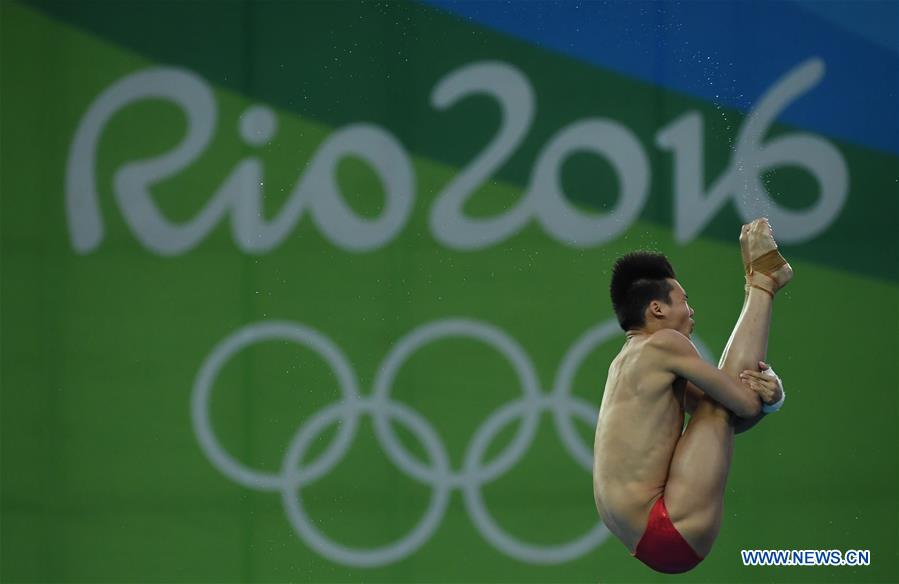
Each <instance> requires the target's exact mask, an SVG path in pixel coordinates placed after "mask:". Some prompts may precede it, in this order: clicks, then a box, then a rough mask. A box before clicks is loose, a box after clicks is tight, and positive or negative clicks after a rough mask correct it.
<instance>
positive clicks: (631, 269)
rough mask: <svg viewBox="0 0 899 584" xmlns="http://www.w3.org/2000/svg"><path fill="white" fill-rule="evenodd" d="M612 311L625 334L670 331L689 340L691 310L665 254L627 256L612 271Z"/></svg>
mask: <svg viewBox="0 0 899 584" xmlns="http://www.w3.org/2000/svg"><path fill="white" fill-rule="evenodd" d="M610 290H611V295H612V308H613V309H614V310H615V315H616V316H617V317H618V324H619V325H620V326H621V328H622V330H624V331H632V330H633V331H644V332H650V333H652V332H655V331H657V330H659V329H663V328H669V329H675V330H677V331H679V332H681V333H682V334H683V335H685V336H687V337H689V336H690V335H691V334H692V333H693V318H692V317H693V309H691V308H690V306H689V304H687V293H686V292H685V291H684V288H683V286H681V284H680V282H678V281H677V278H676V276H675V274H674V268H672V267H671V263H670V262H669V261H668V258H666V257H665V256H664V255H662V254H660V253H653V252H647V251H637V252H632V253H629V254H626V255H624V256H622V257H621V258H619V259H618V261H616V262H615V266H614V267H613V268H612V284H611V286H610Z"/></svg>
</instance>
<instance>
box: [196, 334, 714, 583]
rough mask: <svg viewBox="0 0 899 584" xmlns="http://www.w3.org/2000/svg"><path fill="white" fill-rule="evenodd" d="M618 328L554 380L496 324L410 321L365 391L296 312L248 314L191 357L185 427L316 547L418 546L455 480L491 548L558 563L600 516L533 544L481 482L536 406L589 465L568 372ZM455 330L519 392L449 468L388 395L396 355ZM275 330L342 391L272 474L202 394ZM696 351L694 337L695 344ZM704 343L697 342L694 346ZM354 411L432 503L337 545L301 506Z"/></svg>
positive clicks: (339, 558) (592, 413)
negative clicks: (315, 360) (405, 440)
mask: <svg viewBox="0 0 899 584" xmlns="http://www.w3.org/2000/svg"><path fill="white" fill-rule="evenodd" d="M617 334H619V328H618V324H617V322H615V320H614V319H612V320H610V321H606V322H604V323H602V324H600V325H597V326H595V327H593V328H591V329H590V330H588V331H587V332H586V333H585V334H584V335H582V336H581V338H580V339H578V340H577V341H576V342H575V343H574V344H573V345H572V346H571V348H570V349H569V350H568V352H567V354H566V355H565V357H564V358H563V360H562V364H561V366H560V367H559V370H558V371H557V373H556V377H555V380H554V383H553V389H552V391H550V392H548V393H544V392H542V391H541V390H540V388H539V383H538V377H537V374H536V372H535V370H534V366H533V364H532V363H531V360H530V358H529V357H528V356H527V354H526V353H525V351H524V350H523V349H522V347H521V346H520V345H519V344H518V343H517V342H516V341H515V340H514V339H513V338H511V337H510V336H509V335H507V334H506V333H505V332H503V331H502V330H501V329H499V328H497V327H495V326H492V325H489V324H486V323H483V322H479V321H476V320H470V319H464V318H454V319H445V320H438V321H434V322H431V323H428V324H425V325H423V326H420V327H418V328H417V329H415V330H413V331H412V332H410V333H408V334H407V335H406V336H405V337H403V338H402V339H401V340H400V341H399V342H398V343H397V344H396V345H395V346H394V347H393V348H392V349H391V351H390V353H388V355H387V357H386V358H385V359H384V361H383V362H382V363H381V366H380V367H379V369H378V372H377V374H376V376H375V381H374V389H373V391H372V394H371V396H369V397H365V396H363V395H362V394H361V393H360V392H359V388H358V387H357V382H356V376H355V373H354V372H353V369H352V367H351V365H350V362H349V360H348V359H347V358H346V356H345V355H344V354H343V352H342V351H341V350H340V349H339V348H338V347H337V346H336V345H335V344H334V343H333V342H332V341H331V340H330V339H329V338H328V337H326V336H325V335H323V334H321V333H320V332H318V331H316V330H315V329H312V328H310V327H308V326H305V325H303V324H300V323H294V322H284V321H264V322H259V323H254V324H251V325H248V326H246V327H244V328H242V329H240V330H238V331H236V332H235V333H233V334H231V335H230V336H228V337H227V338H225V339H224V340H223V341H221V342H220V343H219V344H218V345H217V346H216V347H215V348H214V349H213V350H212V352H211V353H210V354H209V356H208V357H207V358H206V360H205V361H204V362H203V364H202V366H201V367H200V371H199V373H198V374H197V377H196V380H195V382H194V387H193V394H192V399H191V414H192V419H193V425H194V431H195V432H196V435H197V439H198V441H199V443H200V446H201V448H202V449H203V452H204V453H205V454H206V456H207V457H208V458H209V460H210V461H211V462H212V464H213V465H214V466H215V467H216V468H217V469H218V470H219V471H221V472H222V473H223V474H224V475H225V476H227V477H228V478H230V479H231V480H233V481H234V482H236V483H238V484H240V485H242V486H244V487H246V488H249V489H255V490H259V491H276V492H280V493H281V497H282V502H283V505H284V509H285V511H286V513H287V517H288V519H289V521H290V523H291V525H292V526H293V528H294V530H295V531H296V533H297V534H298V535H299V536H300V538H301V539H302V540H303V541H304V542H305V543H306V544H307V545H309V546H310V547H311V548H313V549H314V550H315V551H316V552H318V553H319V554H321V555H322V556H324V557H326V558H328V559H330V560H332V561H335V562H338V563H341V564H344V565H349V566H357V567H374V566H382V565H386V564H390V563H393V562H397V561H399V560H402V559H403V558H405V557H407V556H409V555H410V554H412V553H414V552H415V551H416V550H418V549H419V548H420V547H421V546H422V545H423V544H424V543H425V542H427V541H428V539H430V537H431V536H432V535H433V533H434V532H435V531H436V529H437V527H438V526H439V524H440V522H441V520H442V519H443V515H444V513H445V512H446V508H447V505H448V503H449V498H450V494H451V492H452V490H453V489H460V490H461V492H462V495H463V498H464V502H465V506H466V509H467V511H468V514H469V517H470V518H471V519H472V521H473V522H474V525H475V527H476V528H477V530H478V531H479V532H480V533H481V535H482V536H483V537H484V538H485V539H486V540H487V541H488V542H490V543H491V544H492V545H493V546H494V547H495V548H496V549H498V550H500V551H502V552H503V553H505V554H507V555H509V556H511V557H513V558H516V559H518V560H520V561H522V562H527V563H534V564H556V563H562V562H567V561H570V560H573V559H575V558H578V557H580V556H582V555H584V554H586V553H587V552H589V551H591V550H592V549H594V548H596V547H597V546H598V545H599V544H601V543H602V542H603V540H605V538H606V537H607V536H608V530H607V529H606V527H605V526H604V525H603V524H602V523H601V522H597V524H596V525H595V526H594V527H593V528H591V529H590V530H589V531H587V533H584V534H582V535H581V536H580V537H578V538H576V539H574V540H572V541H570V542H568V543H564V544H560V545H550V546H538V545H534V544H531V543H528V542H524V541H521V540H520V539H517V538H515V537H514V536H512V535H510V534H509V533H507V532H506V531H504V530H503V529H502V528H501V527H500V526H499V525H498V524H497V523H496V521H495V520H494V519H493V517H492V516H491V515H490V513H489V512H488V510H487V506H486V504H485V502H484V498H483V496H482V494H481V487H482V486H484V485H485V484H487V483H490V482H492V481H494V480H496V479H497V478H498V477H500V476H501V475H503V474H505V473H506V472H508V471H509V469H510V468H511V467H512V466H513V465H515V464H516V463H517V462H518V461H519V460H520V459H521V458H522V457H523V456H524V454H525V452H526V451H527V449H528V448H529V447H530V445H531V444H532V442H533V440H534V437H535V434H536V431H537V426H538V422H539V419H540V416H541V414H543V413H544V412H549V413H551V414H552V416H553V421H554V424H555V427H556V430H557V431H558V433H559V436H560V437H561V440H562V443H563V445H564V446H565V448H566V449H567V450H568V452H569V454H570V455H571V456H572V458H574V460H575V461H576V462H577V463H578V464H579V465H580V466H581V467H583V468H584V470H586V471H591V469H592V465H593V452H592V447H588V446H586V445H585V444H584V443H583V441H582V440H581V439H580V438H578V436H577V433H576V430H575V428H574V425H573V422H572V417H577V418H579V419H580V420H582V421H583V422H584V423H587V424H590V425H595V423H596V419H597V414H598V410H597V409H596V408H595V407H593V405H591V404H590V403H589V402H587V401H586V400H584V399H582V398H580V397H577V396H574V395H572V394H571V383H572V380H573V379H574V375H575V372H576V371H577V369H578V367H579V366H580V364H581V363H582V362H583V360H584V358H585V357H586V356H587V355H588V354H589V353H590V351H592V350H593V349H594V348H595V347H597V346H598V345H599V344H601V343H602V342H603V341H605V340H607V339H610V338H611V337H613V336H614V335H617ZM451 337H462V338H470V339H474V340H477V341H480V342H482V343H485V344H487V345H489V346H490V347H492V348H493V349H495V350H496V351H498V352H499V353H500V354H502V355H503V356H504V357H505V358H506V359H507V360H508V361H509V363H510V364H511V365H512V367H513V368H514V370H515V374H516V376H517V377H518V381H519V383H520V384H521V390H522V395H521V397H520V398H518V399H517V400H514V401H512V402H509V403H507V404H505V405H503V406H501V407H500V408H498V409H497V410H496V411H494V412H493V413H491V415H490V416H488V418H487V419H486V420H485V421H484V422H483V424H482V425H481V426H480V427H479V428H478V430H477V431H476V432H475V434H474V436H473V437H472V439H471V441H470V442H469V444H468V446H467V448H466V451H465V456H464V461H463V463H462V468H461V469H459V470H456V471H454V470H453V469H451V468H450V462H449V456H448V454H447V451H446V448H445V447H444V445H443V443H442V442H441V440H440V438H439V437H438V435H437V432H436V431H435V430H434V428H433V426H432V425H431V424H430V423H429V422H428V421H427V420H426V419H425V418H424V417H422V415H421V414H419V413H418V412H416V411H415V410H414V409H412V408H410V407H409V406H407V405H405V404H403V403H401V402H397V401H394V400H392V399H391V396H390V392H391V388H392V384H393V381H394V379H395V377H396V375H397V372H398V371H399V369H400V367H401V366H402V365H403V363H404V362H405V361H406V360H407V359H408V358H409V357H410V355H412V354H413V353H414V352H415V351H417V350H418V349H420V348H421V347H423V346H425V345H427V344H429V343H433V342H435V341H437V340H440V339H445V338H451ZM271 340H284V341H291V342H294V343H297V344H299V345H303V346H305V347H307V348H309V349H312V350H313V351H315V352H317V353H318V354H319V355H320V356H322V357H323V358H324V359H325V361H326V362H327V363H328V364H329V365H330V366H331V368H332V369H333V371H334V373H335V374H336V377H337V381H338V384H339V386H340V393H341V396H342V399H341V400H340V401H339V402H337V403H332V404H331V405H328V406H326V407H324V408H322V409H321V410H319V411H318V412H316V413H315V414H313V415H312V416H311V417H310V418H309V419H308V420H307V421H306V422H305V423H304V424H303V425H301V426H300V428H299V429H298V430H297V432H296V433H295V434H294V437H293V439H292V440H291V442H290V444H289V446H288V448H287V450H286V452H285V454H284V458H283V460H282V464H281V469H280V472H278V473H271V472H264V471H261V470H257V469H253V468H251V467H248V466H246V465H245V464H243V463H242V462H240V461H238V460H236V459H235V458H234V457H233V456H231V455H230V454H229V453H228V452H226V451H225V450H224V448H223V447H222V445H221V443H220V442H219V441H218V439H217V438H216V436H215V433H214V432H213V429H212V422H211V419H210V407H209V406H210V398H211V394H212V389H213V385H214V381H215V379H216V377H217V375H218V373H219V371H220V370H221V369H222V367H223V366H224V365H225V363H227V361H228V360H229V359H231V358H232V357H233V356H234V355H235V354H236V353H239V352H240V351H241V350H243V349H245V348H247V347H249V346H251V345H253V344H256V343H259V342H263V341H271ZM700 350H701V351H702V347H701V345H700ZM702 352H703V353H705V351H702ZM362 415H369V416H371V417H372V421H373V422H374V424H373V426H374V430H375V434H376V436H377V439H378V441H379V442H380V444H381V446H382V448H383V449H384V452H385V453H386V455H387V457H388V458H389V459H390V461H391V462H392V463H393V464H395V465H396V466H397V467H398V468H399V469H401V470H402V471H403V472H405V473H406V474H407V475H409V476H410V477H412V478H413V479H415V480H416V481H418V482H421V483H424V484H427V485H430V486H431V487H432V488H433V492H432V494H431V499H430V504H429V506H428V509H427V511H426V512H425V514H424V516H423V517H422V518H421V520H420V521H419V523H418V524H417V525H416V526H415V527H414V528H413V529H412V530H411V531H410V532H409V533H407V534H406V535H405V536H403V537H401V538H400V539H399V540H397V541H395V542H392V543H390V544H387V545H384V546H381V547H377V548H373V549H358V548H350V547H347V546H344V545H342V544H340V543H337V542H334V541H332V540H330V539H329V538H327V537H326V536H325V535H324V534H323V533H322V532H321V531H319V530H318V529H317V528H316V527H315V525H314V524H313V522H312V521H310V519H309V517H308V516H307V514H306V511H305V509H304V508H303V503H302V489H303V487H305V486H307V485H309V484H311V483H313V482H315V481H316V480H318V479H319V478H321V477H322V476H323V475H325V474H326V473H328V472H329V471H330V470H331V469H332V468H334V467H335V466H336V465H337V464H338V463H339V461H340V460H341V458H343V456H344V455H345V454H346V453H347V450H348V449H349V447H350V445H351V444H352V442H353V439H354V437H355V432H356V429H357V427H358V425H359V420H360V417H361V416H362ZM516 420H521V424H520V426H519V429H518V432H517V434H516V435H515V437H514V438H513V440H512V442H511V443H510V444H509V446H508V447H507V448H506V450H504V451H503V452H502V453H500V454H499V455H497V456H496V457H495V458H494V459H493V460H492V461H491V462H489V463H488V464H484V461H483V458H484V455H485V453H486V452H487V449H488V447H489V445H490V443H491V441H492V440H493V439H494V438H495V437H496V435H497V434H498V433H499V432H500V431H501V430H502V429H503V428H505V427H506V426H507V425H509V424H510V423H512V422H514V421H516ZM335 422H340V424H339V429H338V432H337V436H336V437H335V438H334V440H333V441H332V442H331V444H330V445H329V446H328V447H327V448H326V449H325V451H324V452H323V453H322V454H321V455H320V456H319V458H318V459H316V460H314V461H310V462H309V463H308V464H301V462H302V461H303V460H304V455H305V453H306V451H307V449H308V448H309V446H310V444H311V443H312V442H313V440H315V438H316V437H318V436H319V435H320V434H321V433H322V432H323V431H324V430H325V429H326V428H328V427H329V426H330V425H332V424H334V423H335ZM395 422H398V423H400V424H402V425H404V426H405V427H406V428H407V429H408V430H409V431H411V433H412V434H413V435H414V436H415V437H416V438H417V439H418V440H420V441H421V443H422V444H423V445H424V449H425V451H426V452H427V456H428V462H429V466H425V465H424V464H422V463H421V462H419V460H418V459H417V458H416V457H414V456H413V455H411V454H410V453H409V452H408V451H407V450H406V448H405V447H404V446H403V445H402V443H401V442H400V440H399V439H398V438H397V435H396V433H395V431H394V428H393V423H395Z"/></svg>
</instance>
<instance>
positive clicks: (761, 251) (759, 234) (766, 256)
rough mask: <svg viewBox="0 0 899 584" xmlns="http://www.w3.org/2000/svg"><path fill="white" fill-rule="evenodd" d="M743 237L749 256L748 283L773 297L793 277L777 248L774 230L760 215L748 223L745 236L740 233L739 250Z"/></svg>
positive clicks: (791, 270)
mask: <svg viewBox="0 0 899 584" xmlns="http://www.w3.org/2000/svg"><path fill="white" fill-rule="evenodd" d="M743 239H745V241H746V245H745V247H746V253H747V254H748V257H749V271H748V273H747V283H748V285H749V286H750V287H752V288H760V289H762V290H764V291H765V292H767V293H768V294H770V295H771V296H772V297H774V294H776V293H777V291H778V290H780V289H781V288H783V287H784V286H786V285H787V284H789V283H790V280H792V279H793V268H792V267H791V266H790V264H788V263H787V260H785V259H784V258H783V256H782V255H780V252H779V251H778V250H777V242H776V241H774V231H773V230H772V229H771V225H770V224H769V223H768V220H767V219H766V218H764V217H762V218H759V219H756V220H755V221H753V222H752V223H750V224H749V228H748V230H747V231H746V237H745V238H744V237H743V236H742V234H741V242H740V244H741V251H742V248H743V241H742V240H743ZM744 261H745V257H744Z"/></svg>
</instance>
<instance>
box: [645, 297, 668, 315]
mask: <svg viewBox="0 0 899 584" xmlns="http://www.w3.org/2000/svg"><path fill="white" fill-rule="evenodd" d="M649 314H651V315H653V316H654V317H655V318H665V309H664V307H662V303H661V302H659V301H658V300H651V301H650V302H649Z"/></svg>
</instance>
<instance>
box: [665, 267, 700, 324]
mask: <svg viewBox="0 0 899 584" xmlns="http://www.w3.org/2000/svg"><path fill="white" fill-rule="evenodd" d="M668 282H670V283H671V285H672V286H673V289H672V290H671V294H670V298H671V304H670V305H669V307H670V311H669V316H668V317H669V318H670V319H671V320H670V321H669V326H670V327H671V328H673V329H676V330H677V331H679V332H680V333H682V334H683V335H684V336H687V337H689V336H691V335H692V334H693V327H694V323H693V309H692V308H690V304H689V303H688V302H687V292H686V291H685V290H684V288H683V286H681V285H680V282H678V281H677V280H674V279H672V278H669V279H668Z"/></svg>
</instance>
